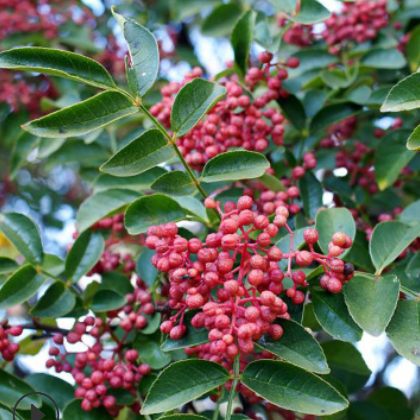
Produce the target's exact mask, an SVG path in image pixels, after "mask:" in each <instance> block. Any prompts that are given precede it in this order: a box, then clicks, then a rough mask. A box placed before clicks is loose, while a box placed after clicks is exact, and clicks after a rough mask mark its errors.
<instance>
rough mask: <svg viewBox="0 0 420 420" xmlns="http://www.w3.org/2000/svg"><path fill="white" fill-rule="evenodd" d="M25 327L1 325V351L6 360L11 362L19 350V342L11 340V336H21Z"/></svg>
mask: <svg viewBox="0 0 420 420" xmlns="http://www.w3.org/2000/svg"><path fill="white" fill-rule="evenodd" d="M22 331H23V328H22V327H21V326H20V325H15V326H7V324H3V325H0V353H1V355H2V357H3V359H4V360H6V361H7V362H11V361H12V360H13V359H14V358H15V355H16V353H17V352H18V351H19V348H20V346H19V344H18V343H14V342H11V341H10V337H19V336H20V335H21V334H22Z"/></svg>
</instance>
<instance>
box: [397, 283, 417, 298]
mask: <svg viewBox="0 0 420 420" xmlns="http://www.w3.org/2000/svg"><path fill="white" fill-rule="evenodd" d="M400 290H401V292H403V293H404V294H405V295H407V296H410V297H412V298H414V299H419V297H420V294H419V293H416V292H413V291H412V290H410V289H408V288H407V287H405V286H403V285H401V286H400Z"/></svg>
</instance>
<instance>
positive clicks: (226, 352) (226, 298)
mask: <svg viewBox="0 0 420 420" xmlns="http://www.w3.org/2000/svg"><path fill="white" fill-rule="evenodd" d="M205 205H206V207H207V208H209V209H216V210H217V211H218V212H219V213H220V216H221V219H222V221H221V224H220V228H219V231H218V232H217V233H210V234H209V235H208V236H207V238H206V239H205V241H204V243H202V242H201V241H200V240H199V239H197V238H192V239H189V240H187V239H185V238H183V237H181V236H180V235H178V228H177V226H176V225H175V224H174V223H168V224H166V225H162V226H154V227H151V228H149V230H148V232H147V238H146V245H147V246H148V247H149V248H150V249H152V250H155V251H156V254H155V255H154V256H153V257H152V264H153V265H154V266H155V267H157V269H158V270H159V271H161V272H164V273H167V274H168V277H169V283H170V288H169V301H168V304H169V307H170V308H171V309H173V310H176V311H177V312H176V314H175V315H174V316H172V317H170V318H169V319H167V320H166V321H164V322H163V323H162V325H161V331H162V332H163V333H165V334H169V336H170V338H172V339H174V340H179V339H180V338H182V337H183V336H184V334H185V333H186V331H187V327H186V326H185V325H184V322H183V321H184V316H185V312H186V310H200V311H199V312H198V313H196V314H195V315H194V316H193V318H192V320H191V325H192V327H194V328H203V327H204V328H206V329H207V330H209V341H210V346H209V347H208V352H207V353H206V354H205V355H203V354H202V356H203V357H204V358H208V359H210V360H213V361H217V362H222V361H223V360H230V361H231V360H232V358H234V357H235V356H236V355H237V354H238V353H239V352H241V353H245V354H246V353H252V352H253V351H254V341H258V340H259V339H260V338H261V337H262V335H263V334H269V336H270V337H272V338H273V339H276V340H277V339H279V338H281V336H282V334H283V329H282V327H281V325H279V324H278V323H275V321H276V320H279V319H289V318H290V315H289V313H288V305H287V304H286V302H285V301H284V298H283V299H282V298H280V297H279V295H281V294H282V293H283V292H285V295H286V296H287V298H289V299H290V300H291V302H292V303H293V304H295V305H301V304H302V303H303V302H304V300H305V293H304V291H302V290H300V289H302V288H305V287H306V286H307V285H308V283H307V281H306V275H305V273H304V272H303V271H302V270H292V263H293V262H294V263H296V265H297V266H298V267H309V266H311V265H312V264H313V263H319V264H321V265H322V266H323V267H324V270H325V272H326V273H328V274H329V276H330V277H331V278H332V279H339V280H340V285H341V282H345V281H347V280H348V279H349V278H350V277H351V275H352V272H351V273H350V271H351V270H350V268H352V267H350V265H348V266H346V265H345V263H344V262H343V261H342V260H340V259H338V258H336V257H338V256H339V255H341V254H342V253H343V252H344V250H345V249H347V248H349V247H350V246H351V245H352V241H351V239H350V238H349V237H347V236H346V235H345V234H343V233H340V232H337V233H336V234H335V235H334V237H333V239H332V242H331V244H330V246H329V247H328V249H329V255H322V254H320V253H317V252H315V249H314V245H315V244H316V242H317V241H318V232H317V231H316V230H315V229H307V230H306V231H305V235H304V240H305V241H306V245H307V247H308V250H300V251H299V250H295V249H294V248H293V240H294V239H293V238H294V232H293V231H292V230H291V229H290V227H289V226H288V223H287V221H288V218H289V211H288V209H287V208H286V207H284V206H279V207H277V208H276V210H275V215H274V217H273V220H272V221H270V219H269V218H268V217H267V216H266V215H264V214H261V213H258V212H257V211H254V210H253V205H254V202H253V199H252V198H251V197H249V196H242V197H241V198H239V200H238V202H237V203H234V202H227V203H225V205H224V212H223V211H222V210H221V208H220V203H218V202H215V200H214V199H212V198H207V199H206V201H205ZM282 228H284V229H286V230H287V232H288V233H289V234H290V238H291V240H290V244H291V245H290V249H289V250H288V251H287V252H283V251H282V250H281V249H279V248H278V247H277V246H275V245H272V243H273V242H275V240H276V239H275V238H278V235H279V231H280V229H282ZM286 278H288V279H290V281H288V282H286V284H287V285H285V282H284V280H285V279H286ZM333 281H335V280H333ZM333 281H331V282H330V283H331V284H330V283H328V284H326V283H325V282H323V284H322V286H323V287H326V288H327V289H328V290H330V291H332V292H338V286H337V285H336V284H334V285H333V284H332V283H333ZM286 288H287V289H286ZM340 290H341V287H340ZM201 353H203V352H201Z"/></svg>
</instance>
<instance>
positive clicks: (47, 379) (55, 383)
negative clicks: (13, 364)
mask: <svg viewBox="0 0 420 420" xmlns="http://www.w3.org/2000/svg"><path fill="white" fill-rule="evenodd" d="M26 382H28V383H29V385H31V386H32V387H33V388H34V389H36V390H37V392H43V393H44V394H47V395H49V396H50V397H51V398H52V399H53V400H54V401H55V402H56V403H57V405H58V408H59V410H63V409H64V407H65V406H66V405H67V404H68V403H69V402H70V401H71V400H72V399H73V398H74V388H73V387H72V386H71V385H70V384H69V383H68V382H66V381H64V380H63V379H60V378H57V377H56V376H52V375H48V374H46V373H34V374H32V375H29V376H27V378H26ZM43 402H45V403H47V404H48V405H49V406H50V407H51V408H53V409H55V407H54V405H53V403H52V402H51V400H50V399H49V398H43Z"/></svg>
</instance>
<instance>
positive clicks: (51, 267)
mask: <svg viewBox="0 0 420 420" xmlns="http://www.w3.org/2000/svg"><path fill="white" fill-rule="evenodd" d="M42 269H43V270H44V271H45V272H47V273H48V274H51V275H52V276H59V275H60V274H62V273H63V272H64V269H65V267H64V261H63V260H62V259H61V258H60V257H58V256H57V255H54V254H45V255H44V261H43V263H42Z"/></svg>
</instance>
